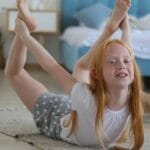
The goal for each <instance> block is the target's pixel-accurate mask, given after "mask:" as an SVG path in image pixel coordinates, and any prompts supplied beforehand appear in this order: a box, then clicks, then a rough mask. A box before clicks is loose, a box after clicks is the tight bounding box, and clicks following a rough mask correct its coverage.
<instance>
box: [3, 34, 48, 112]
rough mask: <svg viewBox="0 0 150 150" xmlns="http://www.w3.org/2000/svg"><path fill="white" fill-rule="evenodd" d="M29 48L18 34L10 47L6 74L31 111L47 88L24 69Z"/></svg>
mask: <svg viewBox="0 0 150 150" xmlns="http://www.w3.org/2000/svg"><path fill="white" fill-rule="evenodd" d="M26 52H27V48H26V46H25V45H24V44H23V42H22V41H21V40H20V38H19V37H18V36H16V37H15V39H14V41H13V44H12V46H11V48H10V52H9V56H8V59H7V63H6V67H5V75H6V77H7V78H8V79H9V81H10V82H11V84H12V86H13V88H14V89H15V91H16V93H17V94H18V96H19V97H20V98H21V100H22V101H23V102H24V104H25V105H26V106H27V108H28V109H29V110H30V111H31V110H32V107H33V105H34V104H35V102H36V100H37V98H38V97H39V96H40V95H41V94H42V93H44V92H46V91H47V89H46V88H45V87H44V86H43V85H42V84H41V83H39V82H38V81H36V80H34V79H33V78H32V77H30V76H29V74H28V73H27V72H26V71H25V70H24V68H23V67H24V64H25V61H26Z"/></svg>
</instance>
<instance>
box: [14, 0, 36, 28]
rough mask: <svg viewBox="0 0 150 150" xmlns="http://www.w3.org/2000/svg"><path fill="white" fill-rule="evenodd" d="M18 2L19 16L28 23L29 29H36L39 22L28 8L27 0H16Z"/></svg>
mask: <svg viewBox="0 0 150 150" xmlns="http://www.w3.org/2000/svg"><path fill="white" fill-rule="evenodd" d="M16 2H17V8H18V10H19V14H18V17H19V18H20V19H22V20H23V21H24V22H25V23H26V25H27V27H28V29H29V31H33V30H35V28H36V27H37V24H36V21H35V19H34V18H33V16H32V15H31V13H30V11H29V9H28V6H27V4H26V0H16Z"/></svg>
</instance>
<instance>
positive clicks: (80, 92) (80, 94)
mask: <svg viewBox="0 0 150 150" xmlns="http://www.w3.org/2000/svg"><path fill="white" fill-rule="evenodd" d="M86 89H87V85H86V84H85V83H81V82H77V83H75V85H74V86H73V88H72V91H71V109H72V110H80V109H82V108H83V104H84V101H85V98H86Z"/></svg>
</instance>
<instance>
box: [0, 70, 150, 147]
mask: <svg viewBox="0 0 150 150" xmlns="http://www.w3.org/2000/svg"><path fill="white" fill-rule="evenodd" d="M29 72H30V73H31V75H32V76H33V77H34V78H36V79H37V80H39V81H40V82H42V83H43V84H44V85H45V86H46V87H47V88H48V89H49V90H50V91H52V92H55V93H64V91H63V90H62V88H61V87H59V85H58V84H57V83H56V82H55V81H54V80H53V79H52V78H50V77H49V76H48V75H47V74H46V73H45V72H43V71H41V70H37V69H32V70H29ZM144 124H145V145H144V148H143V149H144V150H150V117H149V115H147V116H145V123H144ZM0 149H2V150H20V149H21V150H48V149H49V150H66V149H67V150H84V149H85V150H90V149H88V148H81V147H76V146H72V145H70V144H67V143H65V142H58V141H54V140H51V139H49V138H47V137H44V136H41V135H39V134H38V131H37V129H36V127H35V125H34V123H33V119H32V115H31V113H29V111H28V110H27V109H26V107H24V105H23V103H22V102H21V101H20V99H19V98H18V96H17V95H16V93H15V92H14V91H13V90H12V88H11V86H10V85H9V83H8V81H7V80H6V79H5V77H4V73H3V70H1V71H0ZM92 150H93V149H92Z"/></svg>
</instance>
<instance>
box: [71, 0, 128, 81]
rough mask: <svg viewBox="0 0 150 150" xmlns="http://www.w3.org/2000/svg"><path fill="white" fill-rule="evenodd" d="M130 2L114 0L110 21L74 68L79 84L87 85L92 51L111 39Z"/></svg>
mask: <svg viewBox="0 0 150 150" xmlns="http://www.w3.org/2000/svg"><path fill="white" fill-rule="evenodd" d="M130 3H131V0H116V5H115V7H114V9H113V12H112V15H111V17H110V20H109V21H108V22H107V24H106V27H105V29H104V31H103V32H102V34H101V36H100V37H99V38H98V40H97V41H96V42H95V44H94V45H93V47H92V48H91V50H89V51H88V53H87V54H85V55H84V56H83V57H81V58H80V59H79V60H78V61H77V63H76V64H75V66H74V69H73V77H75V78H76V79H77V80H79V81H81V82H86V83H89V62H90V61H89V60H90V56H91V55H92V53H93V51H94V50H95V49H96V48H97V46H98V45H100V44H101V43H102V42H104V41H105V40H108V39H109V38H111V36H112V35H113V33H114V32H115V31H116V30H117V29H118V28H119V25H120V23H121V21H122V20H123V19H124V17H125V15H126V14H127V11H128V9H129V7H130Z"/></svg>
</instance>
